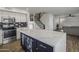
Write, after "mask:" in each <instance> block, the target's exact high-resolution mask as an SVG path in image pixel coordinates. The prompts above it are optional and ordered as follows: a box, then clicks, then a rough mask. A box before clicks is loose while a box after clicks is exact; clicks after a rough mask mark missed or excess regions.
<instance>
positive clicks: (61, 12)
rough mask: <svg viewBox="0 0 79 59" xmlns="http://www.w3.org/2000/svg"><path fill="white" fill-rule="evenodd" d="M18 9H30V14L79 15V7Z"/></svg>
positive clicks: (24, 8)
mask: <svg viewBox="0 0 79 59" xmlns="http://www.w3.org/2000/svg"><path fill="white" fill-rule="evenodd" d="M16 8H18V9H23V10H26V8H28V9H29V12H30V13H39V12H46V13H52V14H54V15H68V14H76V13H79V7H16Z"/></svg>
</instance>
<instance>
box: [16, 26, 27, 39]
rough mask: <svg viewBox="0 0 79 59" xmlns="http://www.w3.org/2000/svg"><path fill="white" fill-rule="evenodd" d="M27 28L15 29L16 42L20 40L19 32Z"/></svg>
mask: <svg viewBox="0 0 79 59" xmlns="http://www.w3.org/2000/svg"><path fill="white" fill-rule="evenodd" d="M26 28H27V27H21V28H17V30H16V33H17V40H18V39H20V31H21V30H25V29H26Z"/></svg>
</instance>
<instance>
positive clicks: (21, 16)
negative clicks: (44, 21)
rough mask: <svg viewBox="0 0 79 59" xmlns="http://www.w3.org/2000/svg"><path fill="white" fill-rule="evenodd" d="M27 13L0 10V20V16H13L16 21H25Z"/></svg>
mask: <svg viewBox="0 0 79 59" xmlns="http://www.w3.org/2000/svg"><path fill="white" fill-rule="evenodd" d="M26 16H27V15H26V14H22V13H14V12H9V11H2V10H0V22H1V17H15V19H16V22H26V21H27V17H26Z"/></svg>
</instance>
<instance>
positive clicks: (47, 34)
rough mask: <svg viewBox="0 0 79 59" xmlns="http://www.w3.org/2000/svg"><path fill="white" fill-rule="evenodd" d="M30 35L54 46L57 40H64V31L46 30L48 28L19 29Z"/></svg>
mask: <svg viewBox="0 0 79 59" xmlns="http://www.w3.org/2000/svg"><path fill="white" fill-rule="evenodd" d="M20 32H21V33H24V34H26V35H28V36H30V37H33V38H35V39H37V40H39V41H42V42H44V43H46V44H49V45H50V46H54V45H56V44H57V42H59V41H61V40H66V33H64V32H56V31H48V30H35V29H33V30H30V29H24V30H21V31H20Z"/></svg>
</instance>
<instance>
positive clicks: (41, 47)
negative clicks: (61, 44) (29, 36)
mask: <svg viewBox="0 0 79 59" xmlns="http://www.w3.org/2000/svg"><path fill="white" fill-rule="evenodd" d="M36 49H37V52H53V47H51V46H49V45H47V44H45V43H43V42H40V41H37V48H36Z"/></svg>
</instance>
